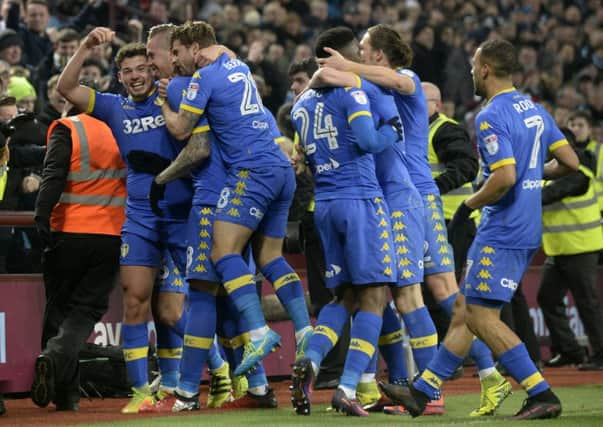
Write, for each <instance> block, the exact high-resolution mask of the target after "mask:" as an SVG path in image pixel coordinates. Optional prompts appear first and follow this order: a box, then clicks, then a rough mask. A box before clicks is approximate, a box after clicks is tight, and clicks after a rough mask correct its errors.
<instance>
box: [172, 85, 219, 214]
mask: <svg viewBox="0 0 603 427" xmlns="http://www.w3.org/2000/svg"><path fill="white" fill-rule="evenodd" d="M190 80H191V78H190V76H177V77H174V78H173V79H172V80H170V83H169V85H168V88H167V101H168V103H169V104H170V108H171V109H172V110H174V111H178V109H179V107H180V102H181V101H182V98H183V96H185V95H186V91H187V88H188V85H189V82H190ZM193 132H205V133H206V135H207V136H208V138H209V141H210V154H209V158H208V159H206V160H205V161H204V162H203V163H202V164H201V165H199V166H198V167H197V168H195V169H194V170H193V171H192V173H191V175H192V178H193V188H194V190H195V192H194V195H193V203H194V204H197V205H215V204H216V203H217V201H218V198H219V196H220V191H221V190H222V188H223V187H224V181H225V180H226V171H225V170H224V163H223V161H222V155H221V154H220V150H219V148H218V144H217V142H216V138H215V135H214V132H213V131H212V130H211V129H210V128H209V124H208V122H207V117H205V116H202V117H201V119H200V120H199V123H197V125H196V126H195V128H194V129H193Z"/></svg>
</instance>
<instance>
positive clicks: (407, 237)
mask: <svg viewBox="0 0 603 427" xmlns="http://www.w3.org/2000/svg"><path fill="white" fill-rule="evenodd" d="M400 196H403V194H400V195H399V196H398V197H396V196H395V195H392V196H386V198H385V200H386V202H387V206H388V208H389V213H390V214H389V217H390V222H391V226H392V239H393V241H394V250H395V255H396V260H397V263H398V264H397V265H398V283H396V286H399V287H404V286H409V285H414V284H417V283H421V282H422V281H423V251H424V249H423V248H424V246H423V236H425V213H424V209H423V205H422V204H421V205H419V206H418V207H403V206H405V205H406V206H408V203H405V201H404V200H402V199H401V197H400Z"/></svg>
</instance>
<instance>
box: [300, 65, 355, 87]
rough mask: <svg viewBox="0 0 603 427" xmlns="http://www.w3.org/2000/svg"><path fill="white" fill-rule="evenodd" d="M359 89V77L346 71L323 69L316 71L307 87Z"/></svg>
mask: <svg viewBox="0 0 603 427" xmlns="http://www.w3.org/2000/svg"><path fill="white" fill-rule="evenodd" d="M342 86H349V87H360V77H358V75H357V74H354V73H349V72H347V71H339V70H337V69H335V68H330V67H323V68H319V69H318V70H316V72H315V73H314V74H313V75H312V77H311V78H310V81H309V82H308V87H310V88H312V89H319V88H322V87H342Z"/></svg>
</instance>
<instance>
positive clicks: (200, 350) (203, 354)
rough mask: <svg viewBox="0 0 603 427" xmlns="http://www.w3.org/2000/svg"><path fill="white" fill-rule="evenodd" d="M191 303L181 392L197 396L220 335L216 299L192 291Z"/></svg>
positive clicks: (181, 371)
mask: <svg viewBox="0 0 603 427" xmlns="http://www.w3.org/2000/svg"><path fill="white" fill-rule="evenodd" d="M188 301H189V307H190V310H189V321H188V323H187V325H186V333H185V335H184V348H183V350H182V361H181V363H180V380H179V382H178V390H181V391H184V392H187V393H192V394H197V393H199V382H200V381H201V373H202V372H203V367H204V366H205V362H206V361H207V354H208V353H209V349H210V348H211V346H212V344H213V342H214V335H215V333H216V297H215V296H214V295H212V294H210V293H209V292H203V291H198V290H196V289H192V288H191V289H190V291H189V294H188Z"/></svg>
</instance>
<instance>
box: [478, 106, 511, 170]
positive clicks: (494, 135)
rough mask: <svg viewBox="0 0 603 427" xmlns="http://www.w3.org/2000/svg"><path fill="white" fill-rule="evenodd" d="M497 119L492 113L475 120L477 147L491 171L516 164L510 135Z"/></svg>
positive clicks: (485, 113)
mask: <svg viewBox="0 0 603 427" xmlns="http://www.w3.org/2000/svg"><path fill="white" fill-rule="evenodd" d="M496 119H497V117H495V114H493V113H492V112H490V111H488V112H482V113H480V114H478V116H477V118H476V119H475V126H476V131H475V134H476V135H477V146H478V148H479V151H480V154H481V155H482V160H483V162H484V163H485V165H486V166H487V167H488V169H489V170H490V171H494V170H495V169H498V168H499V167H501V166H505V165H513V164H515V163H516V162H515V156H514V155H513V147H512V145H511V139H510V137H509V134H508V132H507V131H506V130H505V129H504V127H503V126H501V125H500V124H499V123H498V122H497V120H496Z"/></svg>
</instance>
